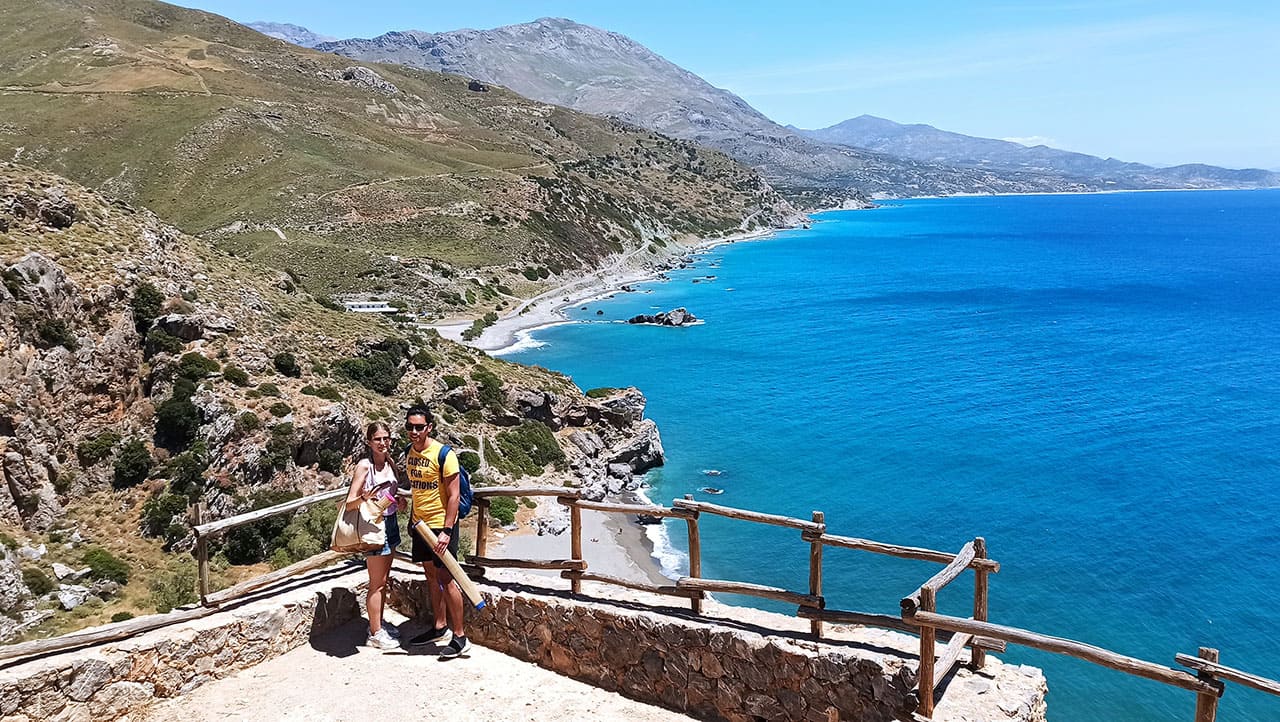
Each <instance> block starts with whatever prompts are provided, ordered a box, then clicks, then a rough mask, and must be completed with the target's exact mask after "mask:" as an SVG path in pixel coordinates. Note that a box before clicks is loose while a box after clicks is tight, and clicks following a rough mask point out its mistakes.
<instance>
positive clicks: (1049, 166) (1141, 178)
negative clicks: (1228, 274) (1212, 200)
mask: <svg viewBox="0 0 1280 722" xmlns="http://www.w3.org/2000/svg"><path fill="white" fill-rule="evenodd" d="M789 127H793V126H789ZM795 130H796V131H797V132H799V133H803V134H805V135H808V136H809V137H812V138H816V139H818V140H823V141H826V142H831V143H843V144H846V145H851V146H857V147H863V148H870V149H872V150H877V151H880V152H884V153H890V154H894V155H901V156H905V157H908V158H913V159H915V160H920V161H927V162H938V163H949V164H955V165H962V166H981V167H992V166H997V167H1008V168H1029V169H1045V170H1053V171H1058V172H1062V173H1069V174H1072V175H1076V176H1080V177H1084V178H1090V179H1093V180H1095V181H1101V182H1106V181H1108V180H1109V181H1113V182H1118V181H1124V180H1128V181H1129V182H1132V183H1147V184H1158V183H1165V184H1168V185H1169V186H1171V187H1187V186H1190V187H1201V186H1204V187H1209V186H1211V185H1212V184H1225V185H1239V186H1241V187H1269V186H1275V185H1280V175H1277V174H1275V173H1274V172H1272V171H1266V170H1263V169H1259V168H1240V169H1234V168H1222V167H1219V166H1213V165H1209V164H1205V163H1184V164H1180V165H1175V166H1166V167H1157V166H1150V165H1146V164H1143V163H1135V162H1132V161H1123V160H1119V159H1117V158H1112V157H1108V158H1100V157H1098V156H1093V155H1089V154H1087V153H1079V152H1075V151H1068V150H1061V149H1058V148H1053V147H1050V146H1047V145H1043V144H1040V145H1034V146H1027V145H1023V144H1021V143H1015V142H1013V141H1007V140H999V139H995V138H982V137H978V136H971V135H965V134H963V133H956V132H953V131H947V130H941V129H939V128H937V127H935V126H932V125H928V124H925V123H897V122H895V121H892V120H888V119H886V118H880V117H877V116H874V115H866V114H864V115H860V116H857V117H855V118H849V119H848V120H844V121H841V122H840V123H836V124H835V125H831V126H828V127H826V128H819V129H814V130H805V129H802V128H795Z"/></svg>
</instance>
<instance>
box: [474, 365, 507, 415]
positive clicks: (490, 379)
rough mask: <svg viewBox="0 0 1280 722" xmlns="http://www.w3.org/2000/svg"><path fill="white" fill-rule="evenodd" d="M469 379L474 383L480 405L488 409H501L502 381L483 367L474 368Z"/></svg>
mask: <svg viewBox="0 0 1280 722" xmlns="http://www.w3.org/2000/svg"><path fill="white" fill-rule="evenodd" d="M471 378H472V380H473V381H475V382H476V385H477V390H478V391H479V395H480V402H481V403H483V404H484V405H485V406H487V407H489V408H490V409H495V410H496V409H500V408H502V401H503V397H502V379H500V378H498V377H497V375H496V374H494V373H493V372H492V371H490V370H489V369H487V368H485V367H484V366H476V367H475V369H474V370H472V372H471Z"/></svg>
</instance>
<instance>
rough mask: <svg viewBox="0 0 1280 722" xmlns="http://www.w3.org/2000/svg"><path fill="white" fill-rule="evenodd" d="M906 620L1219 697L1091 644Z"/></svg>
mask: <svg viewBox="0 0 1280 722" xmlns="http://www.w3.org/2000/svg"><path fill="white" fill-rule="evenodd" d="M906 618H907V621H914V622H916V623H917V624H921V625H926V624H927V625H929V626H930V627H935V628H937V629H946V630H949V631H952V632H965V633H968V634H974V635H982V636H984V637H992V638H995V639H1003V640H1004V641H1006V642H1012V643H1013V644H1021V645H1022V646H1024V647H1031V648H1033V649H1041V650H1044V651H1046V652H1054V653H1055V654H1063V655H1066V656H1068V657H1075V658H1077V659H1083V660H1085V661H1086V662H1092V663H1094V664H1096V665H1099V666H1102V667H1107V668H1109V669H1114V670H1117V671H1120V672H1124V673H1126V674H1132V675H1134V676H1137V677H1145V678H1147V679H1151V680H1155V681H1157V682H1163V683H1165V684H1168V685H1172V686H1174V687H1181V688H1182V689H1187V690H1191V691H1192V692H1196V693H1205V694H1221V693H1222V688H1221V685H1220V684H1219V685H1213V684H1209V683H1207V682H1205V681H1203V680H1200V679H1198V678H1196V677H1195V676H1193V675H1191V674H1189V673H1187V672H1183V671H1180V670H1176V669H1172V668H1170V667H1165V666H1162V665H1159V664H1156V663H1154V662H1147V661H1145V660H1141V659H1135V658H1133V657H1127V656H1125V655H1123V654H1117V653H1115V652H1112V651H1111V650H1108V649H1102V648H1101V647H1095V646H1093V645H1092V644H1085V643H1084V642H1077V641H1074V640H1071V639H1063V638H1061V637H1051V636H1048V635H1046V634H1038V633H1036V632H1029V631H1027V630H1025V629H1018V628H1017V627H1006V626H1004V625H1000V624H992V623H991V622H978V621H975V620H972V619H961V618H960V617H950V616H947V615H945V614H936V613H934V612H916V613H915V614H914V615H912V616H911V617H906Z"/></svg>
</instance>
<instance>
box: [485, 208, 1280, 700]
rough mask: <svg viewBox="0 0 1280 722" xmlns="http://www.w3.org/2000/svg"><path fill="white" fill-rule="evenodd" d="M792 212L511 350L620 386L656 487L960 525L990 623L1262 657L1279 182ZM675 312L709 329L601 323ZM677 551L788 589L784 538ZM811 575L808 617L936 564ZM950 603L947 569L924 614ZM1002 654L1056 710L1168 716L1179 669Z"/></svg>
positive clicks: (659, 496) (795, 548) (1226, 657)
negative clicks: (655, 445) (1274, 187)
mask: <svg viewBox="0 0 1280 722" xmlns="http://www.w3.org/2000/svg"><path fill="white" fill-rule="evenodd" d="M815 220H816V222H815V223H814V224H813V227H812V228H810V229H808V230H794V231H787V232H782V233H779V234H778V235H777V236H776V237H774V238H772V239H769V240H764V241H754V242H742V243H737V244H732V245H725V246H720V247H717V248H714V249H712V250H711V251H709V252H706V253H705V254H703V255H701V256H700V257H699V258H698V262H697V264H696V267H693V268H689V269H686V270H681V271H676V272H673V273H671V274H670V281H668V282H665V283H664V282H657V281H655V282H652V283H645V284H640V285H639V288H640V292H637V293H625V294H618V295H616V296H615V297H613V298H612V299H608V300H603V301H598V302H592V303H589V304H586V305H587V309H586V310H581V309H577V308H575V309H574V311H573V313H572V317H573V318H574V319H575V320H578V321H580V322H579V323H573V324H568V325H561V326H556V327H552V328H548V329H544V330H542V331H539V332H537V333H536V334H535V336H534V338H535V339H536V340H537V341H540V342H542V343H543V345H542V346H540V347H537V348H533V349H529V350H525V351H522V352H519V353H515V354H512V355H510V356H508V357H507V358H509V359H511V360H514V361H519V362H521V363H527V364H538V365H541V366H546V367H548V368H552V369H556V370H559V371H563V372H564V373H566V374H569V375H570V376H572V377H573V379H574V381H575V382H576V383H577V384H578V385H579V386H581V387H582V388H583V389H590V388H593V387H597V386H629V385H634V386H638V387H639V388H640V389H642V390H643V391H644V392H645V394H646V396H647V397H648V399H649V406H648V415H649V417H650V418H653V419H654V420H656V421H657V423H658V425H659V428H660V429H661V433H662V439H663V443H664V445H665V447H666V452H667V464H666V466H665V467H663V468H662V469H661V470H658V471H655V472H653V473H651V474H650V475H649V477H648V479H649V482H650V483H651V484H652V486H653V488H652V489H651V490H650V491H649V495H650V496H651V497H652V498H653V499H654V500H655V501H658V502H662V503H669V502H670V500H671V499H673V498H676V497H679V496H681V495H683V494H687V493H692V494H695V495H696V496H697V497H698V498H701V499H704V500H707V501H715V502H717V503H722V504H726V505H729V506H735V507H741V508H746V509H755V510H760V511H768V512H774V513H782V514H788V515H793V516H800V517H804V518H808V516H809V514H810V512H811V511H812V510H815V509H819V510H822V511H824V512H825V513H826V521H827V524H828V527H829V530H830V531H831V532H832V533H835V534H842V535H847V536H859V537H868V538H872V539H877V540H882V541H887V542H894V543H899V544H907V545H914V546H924V547H930V548H935V549H943V550H949V551H955V550H958V549H959V548H960V547H961V546H962V545H963V544H964V543H965V542H966V541H968V540H970V539H972V538H973V537H975V536H983V537H985V538H986V539H987V544H988V547H989V549H990V554H991V556H992V557H993V558H995V559H997V560H998V561H1000V562H1001V564H1002V565H1003V569H1002V571H1001V572H1000V573H999V574H997V575H994V576H993V577H992V579H991V619H992V621H994V622H998V623H1003V624H1010V625H1015V626H1020V627H1024V628H1028V629H1032V630H1035V631H1039V632H1043V633H1046V634H1052V635H1057V636H1063V637H1068V638H1072V639H1077V640H1081V641H1085V642H1089V643H1092V644H1095V645H1098V646H1101V647H1105V648H1108V649H1111V650H1115V651H1117V652H1121V653H1124V654H1129V655H1133V656H1137V657H1140V658H1143V659H1147V660H1150V661H1154V662H1159V663H1162V664H1165V665H1168V666H1176V665H1174V661H1173V657H1174V654H1175V653H1177V652H1184V653H1188V654H1192V655H1194V654H1195V653H1196V649H1197V647H1199V646H1209V647H1217V648H1219V649H1220V650H1221V653H1222V662H1223V663H1224V664H1228V665H1232V666H1236V667H1239V668H1243V669H1245V670H1248V671H1252V672H1254V673H1257V674H1260V675H1263V676H1268V677H1272V678H1276V677H1280V561H1278V560H1280V191H1240V192H1195V193H1176V192H1167V193H1128V194H1108V195H1077V196H1023V197H981V198H949V199H920V200H910V201H902V202H891V203H886V204H885V205H884V206H883V207H881V208H878V209H875V210H870V211H844V212H832V213H824V214H820V215H818V216H816V217H815ZM709 276H714V278H708V277H709ZM695 281H696V282H695ZM677 306H684V307H687V308H688V309H689V310H690V311H692V312H693V313H694V314H696V315H697V316H699V317H700V318H703V319H705V321H706V323H705V324H703V325H698V326H693V327H688V328H680V329H673V328H658V327H652V326H630V325H626V324H621V323H617V322H616V321H618V320H620V319H625V318H628V317H630V316H632V315H634V314H637V313H642V312H643V313H652V312H654V311H655V310H667V309H671V308H675V307H677ZM598 310H599V311H603V312H604V313H603V315H597V313H596V312H597V311H598ZM712 469H714V470H720V471H722V472H723V474H722V475H720V476H708V475H706V474H705V473H704V470H712ZM703 486H714V487H722V488H723V489H724V493H723V494H722V495H720V496H707V495H705V494H703V493H701V492H699V491H698V490H699V488H700V487H703ZM766 529H767V531H762V530H766ZM671 531H672V534H671V537H672V541H673V544H674V545H675V546H676V548H677V551H679V550H680V549H681V548H682V547H683V546H684V531H683V525H681V526H678V527H671ZM702 543H703V574H704V576H708V577H718V578H727V579H735V580H741V581H750V582H757V583H763V584H772V585H777V586H783V587H787V588H790V589H795V590H799V591H804V590H806V589H807V579H808V576H807V559H808V557H807V554H808V547H807V545H805V544H802V543H801V542H800V540H799V535H798V533H796V532H791V531H785V530H780V529H779V530H776V531H775V530H772V529H771V528H766V527H762V526H760V525H755V524H749V523H746V522H737V521H729V520H723V519H715V518H707V517H703V530H702ZM668 561H669V562H671V561H674V563H675V564H679V563H681V562H680V561H679V560H668ZM824 567H825V568H824V571H825V584H826V589H825V593H826V596H827V599H828V606H829V607H832V608H838V609H855V610H861V611H871V612H881V613H888V614H896V613H897V612H898V600H899V598H901V597H902V596H904V595H906V594H908V593H910V592H911V591H912V590H913V589H915V588H916V587H917V586H918V585H919V584H920V583H922V582H923V581H925V580H926V579H928V578H929V577H930V576H931V575H932V574H933V573H935V572H936V571H937V570H938V569H939V568H940V567H939V565H934V564H928V563H924V562H914V561H907V560H898V559H889V558H885V557H879V556H875V555H871V554H867V553H865V552H855V551H848V550H839V549H830V548H829V549H828V550H827V551H826V555H825V565H824ZM971 599H972V576H971V575H966V576H964V577H962V578H961V580H960V581H958V582H956V583H955V584H953V585H952V586H950V587H948V588H947V589H945V590H944V591H943V592H942V594H941V597H940V602H941V606H942V611H944V612H950V613H956V614H960V615H962V616H967V615H968V614H969V613H970V611H971V604H972V602H971ZM735 601H742V600H735ZM751 603H754V604H759V605H760V606H765V607H766V608H774V609H778V610H780V611H793V610H792V609H789V608H783V607H778V606H772V607H771V606H770V604H769V603H764V604H760V603H758V602H751ZM1004 659H1005V660H1006V661H1011V662H1015V663H1019V662H1021V663H1027V664H1033V665H1036V666H1039V667H1042V668H1044V669H1045V671H1046V673H1047V675H1048V679H1049V686H1050V693H1049V719H1050V720H1052V721H1053V722H1076V721H1079V722H1083V721H1086V720H1089V721H1092V720H1136V721H1146V720H1171V721H1174V720H1176V721H1181V722H1185V721H1187V720H1190V719H1192V717H1193V711H1194V708H1195V699H1194V695H1193V694H1192V693H1190V692H1186V691H1184V690H1181V689H1175V688H1170V687H1166V686H1164V685H1161V684H1159V683H1156V682H1150V681H1147V680H1142V679H1138V678H1134V677H1129V676H1126V675H1124V674H1121V673H1118V672H1113V671H1110V670H1106V669H1102V668H1099V667H1095V666H1093V665H1090V664H1088V663H1085V662H1082V661H1078V660H1075V659H1072V658H1068V657H1060V656H1055V655H1051V654H1047V653H1041V652H1036V651H1034V650H1028V649H1025V648H1018V647H1011V648H1010V652H1009V653H1008V654H1006V655H1004ZM1219 719H1221V720H1225V721H1230V722H1236V721H1240V720H1280V698H1275V697H1270V696H1267V695H1264V694H1261V693H1258V692H1254V691H1252V690H1249V689H1246V688H1243V687H1239V686H1235V685H1231V686H1229V687H1228V690H1227V694H1226V696H1225V697H1224V698H1223V700H1222V706H1221V707H1220V713H1219Z"/></svg>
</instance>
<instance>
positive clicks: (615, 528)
mask: <svg viewBox="0 0 1280 722" xmlns="http://www.w3.org/2000/svg"><path fill="white" fill-rule="evenodd" d="M610 501H617V502H621V503H626V504H638V503H648V499H645V498H644V497H643V496H642V495H638V494H633V493H626V494H619V495H614V496H613V497H612V498H611V499H610ZM540 511H541V509H540ZM647 528H648V527H647V526H645V525H642V524H639V523H638V522H636V520H635V516H634V515H632V514H625V515H624V514H612V513H606V512H602V511H592V510H589V509H584V510H582V556H583V558H584V559H586V561H587V568H588V569H590V570H591V571H593V572H595V573H598V574H607V575H609V576H614V577H621V578H623V579H629V580H632V581H637V582H643V583H646V584H659V585H661V584H670V583H671V578H670V577H668V576H667V575H666V574H664V573H663V570H662V565H661V564H660V563H659V562H658V560H657V559H656V558H655V557H654V550H655V548H656V547H655V544H654V542H653V540H652V539H651V538H650V536H649V535H648V534H647V533H646V529H647ZM491 533H492V532H491ZM489 549H490V553H491V555H492V556H497V557H511V558H516V559H560V558H566V557H568V551H569V533H568V531H567V529H566V531H565V532H564V533H562V534H558V535H554V536H553V535H550V534H544V535H538V534H534V533H533V532H532V531H531V530H530V529H529V527H528V526H524V525H522V526H521V527H520V529H518V530H516V531H513V532H510V533H508V534H507V535H506V536H504V537H502V538H499V539H491V541H490V542H489ZM537 573H539V574H544V575H547V576H553V577H556V578H559V576H560V574H559V572H555V571H550V572H537Z"/></svg>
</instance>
